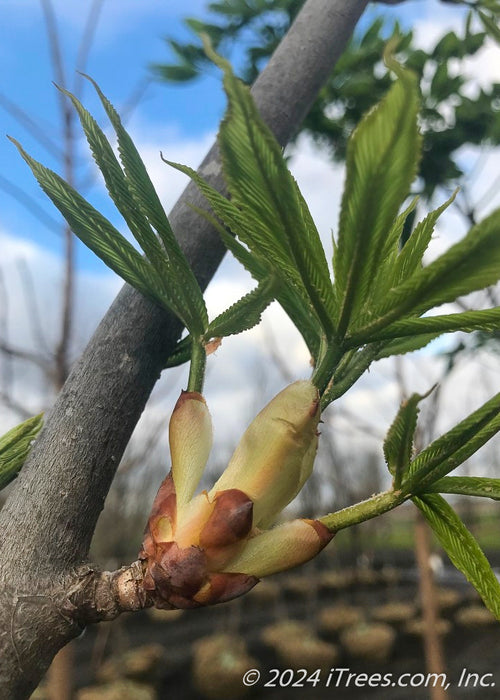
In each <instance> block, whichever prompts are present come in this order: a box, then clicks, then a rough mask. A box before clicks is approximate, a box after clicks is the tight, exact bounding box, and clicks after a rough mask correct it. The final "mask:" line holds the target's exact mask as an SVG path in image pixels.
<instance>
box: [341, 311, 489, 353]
mask: <svg viewBox="0 0 500 700" xmlns="http://www.w3.org/2000/svg"><path fill="white" fill-rule="evenodd" d="M499 329H500V306H495V307H494V308H492V309H480V310H478V311H461V312H459V313H456V314H443V315H442V316H424V317H423V318H405V319H402V320H401V321H395V322H394V323H391V324H390V325H389V326H386V327H385V328H381V329H380V330H376V331H372V332H370V333H369V332H368V331H367V330H365V329H360V330H359V331H356V332H354V333H352V334H351V335H349V337H348V338H347V339H346V341H347V345H348V346H349V345H352V346H353V347H357V346H358V345H360V344H362V343H363V342H370V341H374V340H392V339H400V338H409V339H410V341H412V340H416V341H417V342H418V338H419V337H420V336H421V335H425V336H431V335H432V337H434V338H437V337H438V336H439V335H442V334H443V333H453V332H455V331H462V332H464V333H472V332H474V331H498V330H499Z"/></svg>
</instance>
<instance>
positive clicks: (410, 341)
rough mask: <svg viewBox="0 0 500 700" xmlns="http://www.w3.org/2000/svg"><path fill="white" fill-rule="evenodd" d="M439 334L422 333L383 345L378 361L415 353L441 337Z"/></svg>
mask: <svg viewBox="0 0 500 700" xmlns="http://www.w3.org/2000/svg"><path fill="white" fill-rule="evenodd" d="M439 335H440V334H439V333H427V334H426V333H422V334H421V335H415V336H412V337H409V338H396V339H395V340H389V341H387V342H385V343H383V345H382V349H381V350H380V352H379V353H378V354H377V357H376V358H375V359H376V360H382V359H383V358H384V357H392V356H393V355H405V354H406V353H407V352H415V350H421V349H422V348H425V346H426V345H428V344H429V343H431V342H432V341H433V340H435V339H436V338H438V337H439Z"/></svg>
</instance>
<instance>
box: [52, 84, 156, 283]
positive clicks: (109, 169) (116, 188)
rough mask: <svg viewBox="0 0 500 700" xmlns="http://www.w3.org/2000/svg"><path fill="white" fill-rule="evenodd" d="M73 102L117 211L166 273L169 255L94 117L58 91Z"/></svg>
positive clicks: (65, 91) (66, 92) (141, 244)
mask: <svg viewBox="0 0 500 700" xmlns="http://www.w3.org/2000/svg"><path fill="white" fill-rule="evenodd" d="M58 89H59V90H60V91H61V92H62V93H63V94H64V95H66V96H67V97H69V99H70V100H71V101H72V103H73V105H74V107H75V109H76V111H77V113H78V116H79V118H80V122H81V125H82V128H83V131H84V133H85V136H86V138H87V141H88V144H89V146H90V150H91V151H92V155H93V157H94V160H95V162H96V164H97V167H98V168H99V170H100V171H101V173H102V175H103V177H104V182H105V183H106V188H107V190H108V192H109V195H110V197H111V199H112V200H113V202H114V203H115V205H116V208H117V209H118V211H119V212H120V214H121V215H122V216H123V218H124V219H125V221H126V223H127V226H128V227H129V229H130V231H131V232H132V234H133V235H134V238H135V239H136V241H137V242H138V243H139V245H140V246H141V248H142V250H143V251H144V253H145V254H146V257H147V258H148V260H149V261H150V262H151V263H152V264H153V265H154V266H155V268H156V270H157V271H158V273H160V274H161V273H162V271H164V262H165V253H164V251H163V248H162V247H161V245H160V243H159V241H158V239H157V237H156V234H155V233H154V231H153V230H152V228H151V226H150V224H149V222H148V220H147V218H146V217H145V216H144V215H143V214H142V212H141V211H140V209H139V208H138V207H137V206H135V205H134V200H133V195H132V192H131V189H130V187H129V183H128V181H127V178H126V177H125V174H124V172H123V170H122V168H121V166H120V164H119V162H118V160H117V158H116V156H115V154H114V152H113V149H112V148H111V145H110V144H109V142H108V140H107V138H106V137H105V135H104V133H103V131H102V129H101V128H100V127H99V125H98V124H97V122H96V121H95V119H94V118H93V117H92V115H91V114H90V113H89V112H88V111H87V110H86V109H85V108H84V107H83V105H82V104H81V102H80V101H79V100H78V99H77V98H76V97H75V96H74V95H72V94H71V93H70V92H68V91H67V90H64V89H63V88H60V87H59V88H58Z"/></svg>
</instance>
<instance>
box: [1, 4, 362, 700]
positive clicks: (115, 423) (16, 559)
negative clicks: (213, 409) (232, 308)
mask: <svg viewBox="0 0 500 700" xmlns="http://www.w3.org/2000/svg"><path fill="white" fill-rule="evenodd" d="M366 4H367V0H349V1H348V2H346V1H345V0H308V2H306V4H305V5H304V8H303V10H302V12H301V13H300V15H299V16H298V17H297V20H296V22H295V23H294V25H293V27H292V28H291V29H290V31H289V33H288V34H287V36H286V37H285V38H284V40H283V42H282V43H281V45H280V46H279V47H278V49H277V51H276V53H275V55H274V56H273V57H272V59H271V61H270V63H269V65H268V67H267V68H266V70H265V71H264V72H263V73H262V75H261V76H260V77H259V79H258V80H257V82H256V84H255V85H254V87H253V94H254V96H255V99H256V101H257V104H258V107H259V109H260V111H261V113H262V115H263V117H264V118H265V120H266V121H267V123H268V124H269V126H270V127H271V129H272V130H273V132H274V133H275V135H276V137H277V138H278V140H279V141H280V143H281V144H285V143H286V142H287V141H288V140H289V138H290V137H291V136H292V135H293V134H294V133H295V132H296V130H297V129H298V127H299V125H300V122H301V120H302V119H303V117H304V116H305V114H306V113H307V111H308V109H309V108H310V106H311V105H312V102H313V101H314V98H315V96H316V93H317V91H318V90H319V88H320V87H321V85H322V84H323V82H324V81H325V79H326V78H327V76H328V74H329V73H330V71H331V69H332V67H333V65H334V64H335V61H336V60H337V58H338V57H339V55H340V53H341V52H342V50H343V49H344V47H345V44H346V42H347V41H348V39H349V37H350V35H351V33H352V31H353V29H354V26H355V24H356V22H357V20H358V18H359V16H360V15H361V13H362V12H363V10H364V8H365V6H366ZM201 172H202V173H203V174H204V175H205V177H207V179H210V181H211V182H212V184H214V185H215V186H217V187H219V188H221V187H222V182H221V179H220V168H219V166H218V161H217V149H216V148H213V149H212V150H211V151H210V152H209V154H208V155H207V157H206V158H205V160H204V162H203V164H202V166H201ZM186 202H195V203H196V204H198V205H201V204H202V201H201V198H200V195H199V194H198V192H197V191H196V189H195V188H194V187H193V186H191V185H190V186H188V187H187V189H186V191H185V192H184V194H183V195H182V196H181V198H180V200H179V201H178V202H177V204H176V205H175V206H174V208H173V210H172V212H171V216H170V220H171V223H172V226H173V228H174V230H175V232H176V234H177V236H178V238H179V240H180V242H181V245H182V247H183V249H184V251H185V253H186V255H187V257H188V260H189V261H190V263H191V265H192V266H193V269H194V271H195V273H196V276H197V277H198V279H199V281H200V284H201V285H202V286H203V288H204V287H205V286H206V285H207V284H208V282H209V281H210V279H211V277H212V276H213V274H214V272H215V270H216V269H217V266H218V265H219V263H220V261H221V259H222V257H223V255H224V248H223V246H222V245H221V243H220V240H219V238H218V236H217V234H216V232H215V231H214V230H213V229H211V228H210V226H208V225H207V223H206V222H205V221H204V220H202V219H201V218H200V217H199V216H197V215H196V214H194V213H193V211H192V210H191V209H190V208H189V207H187V206H186ZM180 332H181V325H180V323H179V321H178V320H177V319H175V318H173V317H171V316H170V315H168V314H167V313H166V312H164V311H163V310H161V309H160V308H158V307H156V306H154V305H153V304H152V303H150V302H149V301H147V300H146V299H144V298H143V297H142V296H141V295H140V294H139V293H138V292H136V291H135V290H134V289H131V288H130V287H128V286H125V287H124V288H123V289H122V291H121V292H120V294H119V295H118V297H117V298H116V300H115V301H114V303H113V304H112V306H111V308H110V309H109V311H108V313H107V314H106V316H105V317H104V319H103V320H102V322H101V324H100V326H99V328H98V329H97V331H96V333H95V334H94V336H93V338H92V339H91V341H90V342H89V344H88V346H87V348H86V350H85V351H84V353H83V355H82V357H81V358H80V360H79V361H78V362H77V363H76V365H75V366H74V368H73V370H72V372H71V374H70V376H69V378H68V380H67V381H66V384H65V386H64V388H63V390H62V391H61V393H60V395H59V397H58V400H57V402H56V404H55V406H54V408H53V410H52V411H51V413H50V415H49V416H47V418H46V424H45V427H44V429H43V432H42V434H41V435H40V438H39V439H38V440H37V443H36V445H35V447H34V449H33V451H32V453H31V455H30V458H29V461H28V463H27V464H26V465H25V467H24V468H23V470H22V473H21V475H20V477H19V479H18V480H17V483H16V486H15V488H14V490H13V491H12V493H11V495H10V497H9V499H8V501H7V503H6V505H5V506H4V508H3V510H2V511H1V512H0V532H1V533H2V534H1V542H0V697H2V698H6V699H7V698H16V699H17V698H25V697H29V695H30V693H31V691H32V690H33V689H34V687H35V686H36V685H37V683H38V682H39V680H40V677H41V676H42V674H43V673H44V672H45V670H46V668H47V666H48V665H49V663H50V661H51V659H52V657H53V655H54V654H55V653H56V652H57V650H58V649H60V648H61V647H62V646H64V644H66V643H67V642H68V641H69V640H70V639H71V638H73V637H74V636H75V635H77V634H78V633H79V632H80V631H81V629H82V626H84V624H85V623H86V622H88V621H92V620H95V619H99V617H100V616H99V614H97V613H96V612H95V610H94V612H92V611H91V612H89V613H88V615H87V616H86V612H87V610H88V601H86V602H85V603H82V610H84V611H85V613H81V614H80V615H78V614H77V615H76V616H75V615H74V614H73V613H72V611H71V605H69V603H68V592H69V591H74V588H75V584H77V583H78V581H79V580H80V579H79V575H78V574H77V569H78V568H79V567H81V566H82V563H84V562H85V560H86V557H87V555H88V549H89V545H90V541H91V538H92V535H93V532H94V528H95V524H96V522H97V518H98V516H99V513H100V511H101V509H102V507H103V504H104V499H105V498H106V494H107V492H108V489H109V487H110V485H111V481H112V479H113V476H114V473H115V471H116V468H117V466H118V463H119V461H120V458H121V456H122V453H123V451H124V449H125V447H126V445H127V442H128V440H129V438H130V435H131V433H132V431H133V429H134V426H135V425H136V423H137V420H138V419H139V416H140V414H141V412H142V410H143V408H144V406H145V404H146V401H147V399H148V397H149V395H150V392H151V390H152V389H153V386H154V384H155V382H156V380H157V379H158V377H159V375H160V373H161V371H162V367H163V366H164V362H165V360H166V358H167V357H168V355H169V353H170V352H171V351H172V349H173V347H174V345H175V343H176V341H177V339H178V337H179V335H180ZM77 599H78V596H73V597H72V600H77ZM94 602H95V605H94V608H95V609H98V608H99V606H100V605H101V603H100V602H99V601H94ZM90 607H92V606H90ZM101 617H105V615H104V614H103V615H102V616H101Z"/></svg>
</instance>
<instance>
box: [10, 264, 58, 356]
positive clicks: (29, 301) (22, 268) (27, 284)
mask: <svg viewBox="0 0 500 700" xmlns="http://www.w3.org/2000/svg"><path fill="white" fill-rule="evenodd" d="M17 271H18V274H19V277H20V279H21V285H22V289H23V296H24V303H25V304H26V309H27V311H28V315H29V318H30V330H31V332H32V334H33V340H34V341H35V344H36V346H37V347H38V348H40V349H41V350H42V349H43V350H44V351H45V353H46V354H48V355H50V356H52V351H51V350H50V348H49V344H48V342H47V338H46V337H45V333H44V332H43V328H42V322H41V320H40V312H39V309H38V304H37V293H36V289H35V283H34V281H33V277H32V276H31V270H30V268H29V266H28V264H27V262H26V260H24V259H23V258H21V260H19V261H18V263H17Z"/></svg>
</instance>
